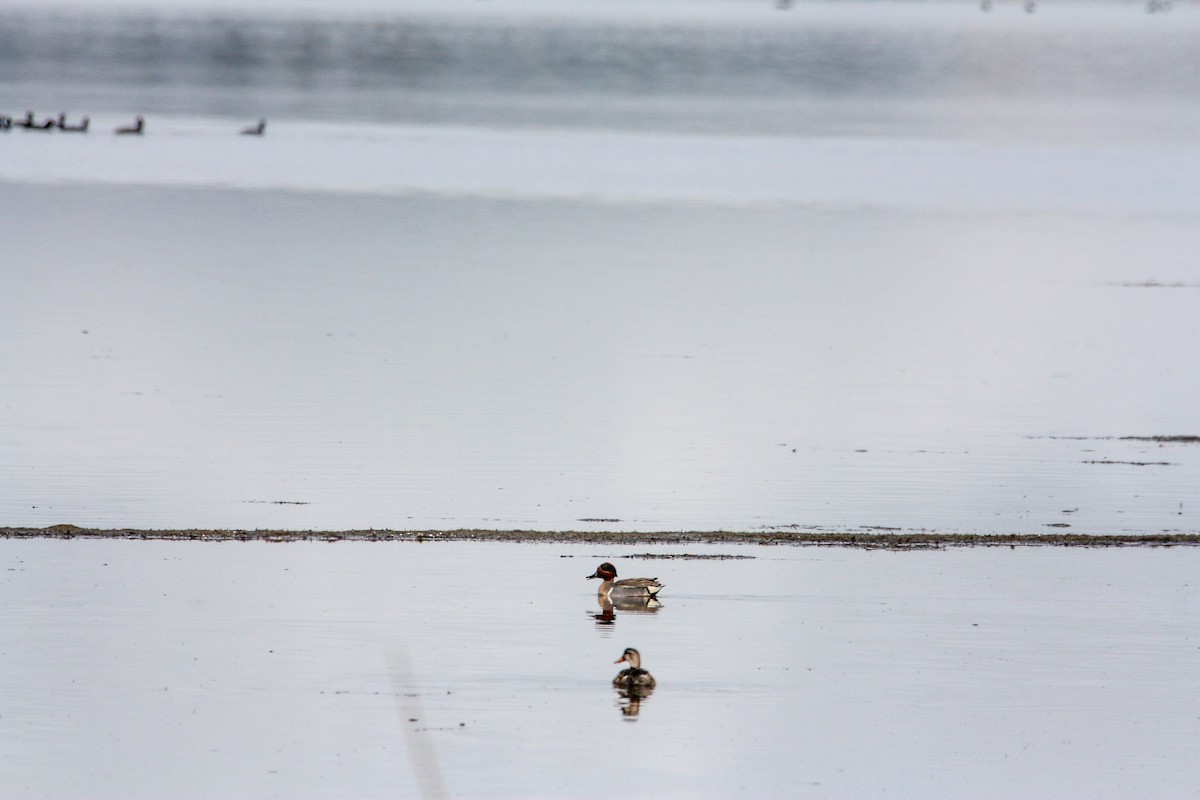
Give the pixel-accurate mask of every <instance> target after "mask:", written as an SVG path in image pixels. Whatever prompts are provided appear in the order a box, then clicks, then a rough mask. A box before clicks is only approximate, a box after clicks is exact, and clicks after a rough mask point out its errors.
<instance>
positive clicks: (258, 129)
mask: <svg viewBox="0 0 1200 800" xmlns="http://www.w3.org/2000/svg"><path fill="white" fill-rule="evenodd" d="M266 130H267V121H266V120H265V119H260V120H259V121H258V124H257V125H254V126H253V127H250V128H243V129H242V131H241V134H242V136H262V135H263V133H265V132H266Z"/></svg>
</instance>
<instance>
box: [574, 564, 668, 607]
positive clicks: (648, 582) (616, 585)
mask: <svg viewBox="0 0 1200 800" xmlns="http://www.w3.org/2000/svg"><path fill="white" fill-rule="evenodd" d="M586 577H587V578H588V579H589V580H590V579H591V578H599V579H600V589H599V591H597V592H596V594H598V595H599V596H600V597H609V598H612V599H613V600H617V599H625V598H629V599H632V598H642V599H646V600H649V599H650V598H652V597H657V596H658V593H659V591H661V590H662V588H663V585H662V584H661V583H659V582H658V578H625V579H623V580H617V568H616V567H614V566H613V565H612V564H610V563H609V562H607V561H605V562H604V563H603V564H601V565H600V566H598V567H596V571H595V572H593V573H592V574H591V575H588V576H586Z"/></svg>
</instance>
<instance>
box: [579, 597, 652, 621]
mask: <svg viewBox="0 0 1200 800" xmlns="http://www.w3.org/2000/svg"><path fill="white" fill-rule="evenodd" d="M596 605H598V606H600V613H599V614H596V613H593V612H590V611H589V612H588V615H589V616H591V618H592V619H594V620H596V624H598V625H613V624H615V623H616V621H617V612H618V611H620V612H621V613H622V614H657V613H658V610H659V609H660V608H662V603H661V602H659V600H658V599H657V598H654V597H613V596H612V595H599V596H598V597H597V598H596Z"/></svg>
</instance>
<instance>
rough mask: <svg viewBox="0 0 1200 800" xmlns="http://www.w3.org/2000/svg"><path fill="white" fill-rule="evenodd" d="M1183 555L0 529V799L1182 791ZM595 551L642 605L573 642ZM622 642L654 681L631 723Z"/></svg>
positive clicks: (591, 611)
mask: <svg viewBox="0 0 1200 800" xmlns="http://www.w3.org/2000/svg"><path fill="white" fill-rule="evenodd" d="M647 550H652V551H653V552H654V553H655V554H658V555H664V554H667V553H676V554H678V553H682V552H687V553H692V554H705V555H710V556H711V555H740V556H752V557H753V558H750V559H742V560H644V559H636V558H631V557H630V556H632V555H636V554H644V553H646V552H647ZM1198 555H1200V551H1197V550H1195V549H1193V548H1183V549H1169V550H1153V549H1137V550H1123V551H1119V552H1118V551H1096V550H1081V549H1061V548H1018V549H1015V550H1010V549H1008V548H995V549H991V548H989V549H957V550H950V551H924V552H906V553H893V552H884V551H872V552H863V551H851V550H845V549H840V548H829V549H826V548H821V549H808V548H805V549H800V548H789V547H745V546H742V547H712V546H689V547H686V548H684V547H658V546H655V547H650V548H647V547H646V546H641V547H639V548H629V547H620V546H612V545H562V544H552V545H530V544H522V545H509V544H479V543H436V544H415V543H351V542H341V543H337V544H326V543H321V542H300V543H291V544H287V545H277V544H268V543H262V542H258V543H225V544H215V543H197V542H193V543H181V542H141V541H124V540H109V541H80V540H76V541H71V542H60V541H49V540H33V541H13V540H8V541H3V542H0V557H2V558H3V563H4V564H5V570H4V571H3V572H0V601H2V602H3V604H4V607H5V609H6V613H5V615H4V619H3V622H0V666H2V669H0V675H3V678H2V679H0V745H2V747H3V749H4V752H5V758H4V760H3V762H2V763H0V785H2V786H4V787H6V793H11V794H16V795H19V796H22V797H27V798H38V797H64V796H85V795H86V796H88V797H125V798H131V797H161V796H164V795H170V796H172V797H213V796H239V797H363V796H395V797H437V796H455V797H459V796H462V797H538V796H575V795H578V794H581V793H584V792H585V791H586V790H585V789H584V788H582V787H587V786H595V785H601V784H605V785H608V786H610V787H614V788H618V789H619V788H621V787H624V788H625V789H629V790H632V791H634V792H635V793H638V794H643V793H644V794H654V795H665V796H669V797H695V798H700V797H729V796H732V795H744V796H747V797H796V796H811V797H847V796H855V797H861V796H880V795H882V794H885V793H886V794H888V795H891V796H899V797H930V796H945V795H948V794H954V793H955V792H956V791H959V790H961V788H962V787H963V786H970V787H971V795H972V796H973V797H981V798H986V797H996V798H999V797H1012V796H1013V795H1014V794H1020V795H1021V796H1023V797H1033V798H1050V797H1062V796H1066V795H1071V796H1087V797H1098V798H1107V797H1146V796H1155V797H1184V796H1190V795H1191V794H1194V793H1195V792H1196V791H1198V790H1200V784H1197V776H1196V774H1195V770H1194V754H1195V752H1196V748H1197V746H1198V745H1200V722H1198V720H1200V695H1198V694H1197V690H1196V684H1195V679H1194V678H1195V675H1196V672H1197V669H1200V655H1198V653H1200V651H1198V650H1197V642H1198V641H1200V639H1198V636H1200V631H1198V630H1197V627H1196V619H1197V618H1198V617H1197V612H1198V611H1200V607H1198V605H1197V603H1198V595H1197V592H1196V588H1195V580H1194V577H1195V574H1196V569H1197V567H1198V566H1200V565H1198V564H1197V563H1196V558H1197V556H1198ZM602 559H603V560H613V561H615V562H616V563H617V564H618V565H619V569H620V570H621V571H622V574H623V575H629V576H633V575H641V574H647V575H657V576H658V577H659V578H660V579H661V580H662V581H663V582H664V583H666V585H667V587H666V589H664V590H663V594H662V598H663V606H662V608H661V609H659V610H658V612H657V613H654V614H629V613H622V612H618V613H617V615H616V617H615V620H613V622H612V624H602V623H598V622H597V621H596V619H595V618H594V617H595V615H596V614H597V613H599V609H598V607H597V605H596V601H595V596H594V591H595V583H594V582H588V581H586V580H584V576H585V575H587V574H590V573H591V572H592V571H593V570H594V569H595V567H596V565H597V564H598V563H599V561H600V560H602ZM628 646H634V647H637V648H638V649H639V650H640V651H641V653H642V655H643V658H644V666H645V667H646V668H648V669H649V670H650V671H651V672H652V673H653V674H654V675H655V677H656V679H657V681H658V687H657V688H656V690H655V691H654V693H653V694H652V695H650V696H649V698H647V699H646V700H644V701H643V702H642V703H641V704H640V706H639V708H638V714H637V715H636V717H632V716H629V715H627V714H626V713H625V711H624V710H623V708H622V705H621V703H620V698H619V697H618V696H617V695H616V694H615V693H614V691H613V689H612V687H611V685H610V682H611V680H612V677H613V676H614V675H615V674H616V672H617V671H618V670H619V669H620V668H621V667H620V666H617V665H613V664H612V661H613V660H614V659H616V658H618V657H620V655H621V652H622V650H624V648H625V647H628ZM443 787H444V790H445V794H441V793H440V792H441V789H442V788H443Z"/></svg>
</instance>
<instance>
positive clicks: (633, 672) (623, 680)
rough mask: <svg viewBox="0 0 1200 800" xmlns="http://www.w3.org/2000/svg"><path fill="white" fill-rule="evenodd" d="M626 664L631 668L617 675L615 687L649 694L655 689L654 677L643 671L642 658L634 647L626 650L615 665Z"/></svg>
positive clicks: (614, 682)
mask: <svg viewBox="0 0 1200 800" xmlns="http://www.w3.org/2000/svg"><path fill="white" fill-rule="evenodd" d="M622 661H623V662H625V663H626V664H628V665H629V666H628V667H627V668H625V669H623V670H621V671H620V672H618V673H617V677H615V678H613V686H615V687H616V688H618V689H624V690H626V691H638V692H648V691H650V690H651V689H653V688H654V676H653V675H651V674H650V673H649V672H647V671H646V670H644V669H642V656H641V654H640V653H638V651H637V650H634V649H633V648H632V647H627V648H625V652H624V653H622V654H621V657H620V658H618V659H617V660H616V661H614V662H613V663H614V664H620V663H621V662H622Z"/></svg>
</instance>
